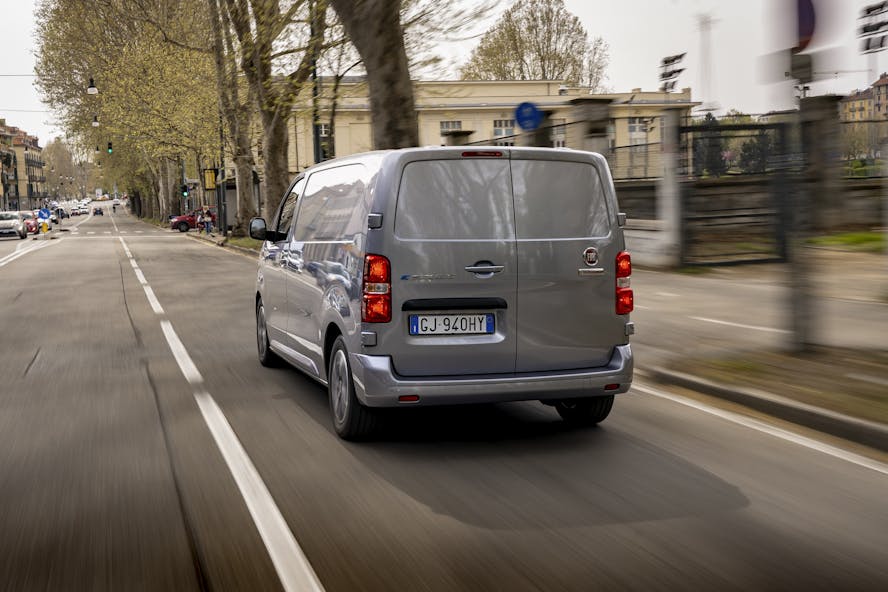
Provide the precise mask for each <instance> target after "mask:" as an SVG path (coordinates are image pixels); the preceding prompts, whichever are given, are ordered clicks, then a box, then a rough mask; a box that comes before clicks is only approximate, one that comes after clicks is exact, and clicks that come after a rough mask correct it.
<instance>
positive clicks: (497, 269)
mask: <svg viewBox="0 0 888 592" xmlns="http://www.w3.org/2000/svg"><path fill="white" fill-rule="evenodd" d="M505 268H506V266H505V265H467V266H466V271H468V272H469V273H501V272H502V271H503V270H504V269H505Z"/></svg>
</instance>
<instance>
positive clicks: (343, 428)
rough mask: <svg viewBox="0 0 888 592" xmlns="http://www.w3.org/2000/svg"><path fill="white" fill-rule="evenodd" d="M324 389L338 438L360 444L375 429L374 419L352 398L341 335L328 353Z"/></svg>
mask: <svg viewBox="0 0 888 592" xmlns="http://www.w3.org/2000/svg"><path fill="white" fill-rule="evenodd" d="M327 385H328V393H329V395H330V414H331V415H332V417H333V428H334V429H335V430H336V433H337V434H339V437H340V438H342V439H343V440H361V439H364V438H366V437H367V436H369V435H370V434H371V433H372V432H373V430H374V428H375V427H376V419H377V416H376V413H375V412H374V410H373V409H369V408H368V407H365V406H364V405H362V404H361V402H360V401H358V397H357V396H356V395H355V383H354V380H352V373H351V363H350V362H349V359H348V350H347V349H346V347H345V340H344V339H343V338H342V336H341V335H340V336H338V337H337V338H336V341H335V342H333V349H332V350H330V363H329V367H328V368H327Z"/></svg>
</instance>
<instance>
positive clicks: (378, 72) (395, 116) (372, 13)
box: [330, 0, 419, 148]
mask: <svg viewBox="0 0 888 592" xmlns="http://www.w3.org/2000/svg"><path fill="white" fill-rule="evenodd" d="M330 1H331V4H332V5H333V8H334V9H335V10H336V13H337V14H338V15H339V18H340V19H341V21H342V24H343V26H344V27H345V31H346V33H347V34H348V36H349V38H350V39H351V42H352V43H353V44H354V46H355V48H356V49H357V50H358V53H359V54H360V56H361V59H362V60H363V62H364V68H365V69H366V70H367V84H368V86H369V91H370V115H371V118H372V128H371V129H372V131H373V146H374V147H375V148H405V147H409V146H416V145H417V144H419V130H418V128H417V121H416V109H415V107H414V102H413V85H412V84H411V82H410V69H409V65H408V61H407V51H406V50H405V48H404V31H403V29H402V27H401V10H400V9H401V2H400V0H330Z"/></svg>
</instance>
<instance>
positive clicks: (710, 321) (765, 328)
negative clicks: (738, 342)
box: [689, 317, 789, 333]
mask: <svg viewBox="0 0 888 592" xmlns="http://www.w3.org/2000/svg"><path fill="white" fill-rule="evenodd" d="M689 318H691V319H694V320H695V321H703V322H704V323H715V324H716V325H727V326H728V327H738V328H740V329H752V330H754V331H766V332H768V333H789V331H787V330H786V329H775V328H773V327H759V326H758V325H744V324H742V323H731V322H728V321H720V320H718V319H710V318H707V317H689Z"/></svg>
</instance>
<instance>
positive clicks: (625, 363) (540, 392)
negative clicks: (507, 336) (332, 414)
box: [350, 344, 633, 407]
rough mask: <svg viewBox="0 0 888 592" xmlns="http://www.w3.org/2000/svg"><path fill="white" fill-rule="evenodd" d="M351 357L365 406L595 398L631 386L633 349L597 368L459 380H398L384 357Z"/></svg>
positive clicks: (616, 351)
mask: <svg viewBox="0 0 888 592" xmlns="http://www.w3.org/2000/svg"><path fill="white" fill-rule="evenodd" d="M350 359H351V367H352V374H353V377H354V382H355V394H356V395H357V397H358V400H360V401H361V403H363V404H364V405H367V406H368V407H396V406H403V405H457V404H462V403H496V402H506V401H530V400H540V401H547V400H553V399H570V398H575V397H600V396H604V395H613V394H618V393H625V392H626V391H628V390H629V387H630V386H632V370H633V360H632V348H631V347H630V346H629V345H628V344H627V345H618V346H617V347H615V348H614V353H613V355H612V356H611V359H610V361H609V362H608V363H607V365H606V366H602V367H600V368H591V369H584V370H564V371H559V372H534V373H527V374H510V375H502V374H488V375H475V376H470V377H460V378H450V377H444V376H433V377H428V378H418V377H413V376H410V377H404V376H398V375H397V374H395V372H394V369H393V368H392V360H391V358H390V357H389V356H367V355H362V354H351V356H350ZM614 384H618V385H619V387H617V388H616V389H613V390H607V391H606V390H604V387H605V385H614ZM403 395H419V401H416V402H411V403H403V402H400V401H398V397H401V396H403Z"/></svg>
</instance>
